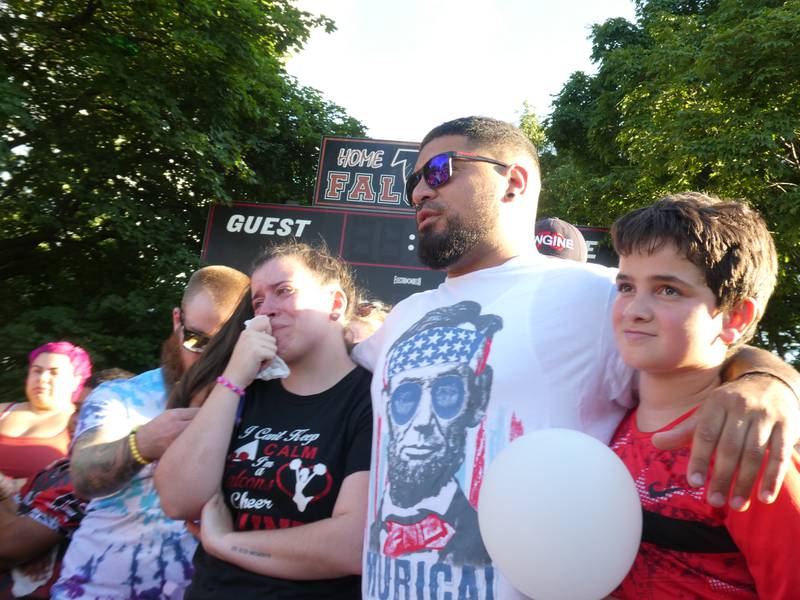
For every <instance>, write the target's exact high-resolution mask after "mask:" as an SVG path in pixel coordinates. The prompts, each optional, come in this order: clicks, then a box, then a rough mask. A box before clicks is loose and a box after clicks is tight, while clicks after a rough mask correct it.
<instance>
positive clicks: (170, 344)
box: [161, 331, 185, 391]
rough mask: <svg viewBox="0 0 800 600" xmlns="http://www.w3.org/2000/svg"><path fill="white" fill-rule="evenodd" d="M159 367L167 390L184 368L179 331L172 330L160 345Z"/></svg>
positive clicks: (179, 376)
mask: <svg viewBox="0 0 800 600" xmlns="http://www.w3.org/2000/svg"><path fill="white" fill-rule="evenodd" d="M161 369H162V373H163V375H164V384H165V385H166V387H167V391H169V390H171V389H172V387H173V386H174V385H175V382H177V381H178V380H179V379H180V378H181V377H182V376H183V372H184V371H185V368H184V366H183V359H182V358H181V333H180V331H173V332H172V335H171V336H169V337H168V338H167V339H166V340H165V341H164V343H163V344H162V345H161Z"/></svg>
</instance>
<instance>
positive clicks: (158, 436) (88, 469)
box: [70, 408, 197, 498]
mask: <svg viewBox="0 0 800 600" xmlns="http://www.w3.org/2000/svg"><path fill="white" fill-rule="evenodd" d="M196 412H197V409H196V408H174V409H171V410H166V411H164V412H163V413H161V414H160V415H158V416H157V417H156V418H155V419H153V420H152V421H149V422H147V423H146V424H144V425H142V426H141V427H140V428H139V429H138V430H137V431H136V433H135V434H134V435H135V436H136V446H137V448H138V449H139V453H140V454H141V455H142V457H143V458H144V459H146V460H150V461H152V460H156V459H157V458H160V457H161V455H162V454H163V453H164V451H165V450H166V449H167V446H169V444H170V443H171V442H172V440H174V439H175V438H176V437H177V436H178V435H179V434H180V433H181V432H182V431H183V430H184V429H185V428H186V426H187V425H188V424H189V421H191V419H192V417H194V415H195V413H196ZM129 435H130V432H127V433H126V434H124V436H123V437H120V430H119V428H109V427H103V426H101V427H95V428H94V429H89V430H87V431H85V432H83V433H82V434H81V435H80V436H78V438H77V439H76V440H75V443H74V445H73V448H72V458H71V462H70V476H71V477H72V483H73V485H74V486H75V491H76V492H77V494H78V495H79V496H82V497H84V498H97V497H100V496H108V495H109V494H113V493H114V492H117V491H119V490H120V489H122V488H123V487H125V486H126V485H127V484H128V482H130V480H131V479H132V478H133V476H134V475H136V473H138V472H139V471H140V470H141V468H142V465H141V464H140V463H138V462H137V461H136V459H134V458H133V455H132V454H131V448H130V442H129V440H128V436H129Z"/></svg>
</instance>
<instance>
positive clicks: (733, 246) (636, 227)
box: [611, 192, 778, 346]
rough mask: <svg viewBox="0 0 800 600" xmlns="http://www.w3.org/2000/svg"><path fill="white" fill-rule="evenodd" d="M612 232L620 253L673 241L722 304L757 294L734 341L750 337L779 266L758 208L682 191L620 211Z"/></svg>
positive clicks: (728, 305)
mask: <svg viewBox="0 0 800 600" xmlns="http://www.w3.org/2000/svg"><path fill="white" fill-rule="evenodd" d="M611 237H612V240H613V242H614V249H615V250H616V251H617V254H619V255H620V256H627V255H629V254H631V253H633V252H643V253H646V254H653V253H654V252H657V251H658V250H660V249H661V248H662V247H663V246H664V245H665V244H674V245H675V246H676V248H677V249H678V252H679V253H680V254H682V255H683V256H685V257H686V259H687V260H689V261H690V262H691V263H692V264H694V265H695V266H697V267H698V268H699V269H700V270H701V271H702V272H703V274H704V275H705V281H706V284H707V285H708V287H709V288H711V291H712V292H713V293H714V296H715V297H716V299H717V306H718V307H719V308H721V309H722V310H730V309H731V308H733V307H734V306H736V305H737V304H739V303H740V302H742V301H743V300H745V299H746V298H753V299H754V300H756V301H757V302H758V314H757V315H756V319H755V320H754V321H753V323H752V324H751V325H750V326H749V327H748V328H747V329H746V330H745V331H744V332H743V333H742V337H741V339H740V340H739V341H738V342H737V343H736V344H735V345H736V346H738V345H740V344H744V343H745V342H747V341H748V340H749V339H750V338H751V337H753V334H754V333H755V329H756V326H757V325H758V322H759V321H760V320H761V317H762V316H763V314H764V309H765V308H766V306H767V301H768V300H769V297H770V295H771V294H772V290H773V289H774V288H775V281H776V278H777V272H778V259H777V253H776V251H775V243H774V242H773V240H772V236H771V235H770V233H769V230H768V229H767V225H766V223H765V222H764V219H763V218H762V217H761V215H760V214H759V213H758V212H757V211H755V210H754V209H752V208H750V207H749V206H747V205H746V204H744V203H743V202H734V201H729V200H721V199H719V198H716V197H714V196H709V195H707V194H701V193H699V192H684V193H681V194H674V195H671V196H665V197H663V198H661V199H660V200H658V201H656V202H655V203H654V204H651V205H650V206H647V207H645V208H639V209H637V210H633V211H631V212H629V213H627V214H625V215H623V216H622V217H620V218H619V219H617V221H616V222H615V223H614V225H613V226H612V228H611Z"/></svg>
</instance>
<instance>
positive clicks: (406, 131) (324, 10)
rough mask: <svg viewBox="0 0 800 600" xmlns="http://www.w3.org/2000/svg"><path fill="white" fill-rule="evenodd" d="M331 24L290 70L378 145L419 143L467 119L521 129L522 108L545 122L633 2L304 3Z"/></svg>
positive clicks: (412, 0) (301, 4) (630, 16)
mask: <svg viewBox="0 0 800 600" xmlns="http://www.w3.org/2000/svg"><path fill="white" fill-rule="evenodd" d="M298 6H299V7H300V8H302V9H304V10H307V11H309V12H312V13H315V14H324V15H326V16H328V17H331V18H332V19H333V20H334V21H335V22H336V26H337V30H336V31H335V32H333V33H332V34H327V33H325V31H324V30H322V29H318V30H315V31H314V33H313V34H312V36H311V39H310V40H309V42H308V43H307V44H306V46H305V48H304V49H303V50H302V51H301V52H300V53H298V54H297V55H296V56H293V57H291V58H290V59H289V61H288V62H287V70H288V72H289V73H291V74H292V75H294V76H295V77H297V79H298V80H299V82H300V83H301V84H302V85H307V86H311V87H314V88H316V89H318V90H319V91H320V92H322V94H323V96H324V97H325V98H326V99H327V100H330V101H332V102H335V103H337V104H339V105H340V106H343V107H344V108H345V109H346V110H347V112H348V113H349V114H350V115H351V116H353V117H355V118H357V119H359V120H360V121H361V122H362V123H364V124H365V125H366V126H367V128H368V136H369V137H371V138H374V139H383V140H396V141H405V142H418V141H420V140H421V139H422V138H423V137H424V135H425V134H426V133H427V132H428V131H429V130H430V129H432V128H433V127H435V126H436V125H438V124H440V123H442V122H444V121H448V120H450V119H454V118H456V117H462V116H467V115H486V116H490V117H495V118H498V119H503V120H506V121H511V122H517V121H518V120H519V117H520V114H521V112H522V108H523V102H525V101H527V102H528V103H529V104H530V105H531V106H532V107H533V109H534V110H535V112H536V114H537V115H538V116H539V117H540V118H541V117H544V116H546V115H547V114H549V112H550V110H551V106H550V105H551V102H552V99H553V95H554V94H557V93H558V92H559V91H560V90H561V88H562V86H563V85H564V83H565V82H566V81H567V79H568V78H569V76H570V74H571V73H573V72H575V71H585V72H589V73H593V72H595V66H594V65H593V64H592V63H591V61H590V59H589V56H590V54H591V42H590V41H589V39H588V38H589V34H590V33H591V26H592V25H593V24H595V23H602V22H603V21H605V20H606V19H609V18H613V17H624V18H626V19H628V20H631V21H632V20H634V4H633V0H556V1H551V2H542V1H541V0H300V1H299V2H298Z"/></svg>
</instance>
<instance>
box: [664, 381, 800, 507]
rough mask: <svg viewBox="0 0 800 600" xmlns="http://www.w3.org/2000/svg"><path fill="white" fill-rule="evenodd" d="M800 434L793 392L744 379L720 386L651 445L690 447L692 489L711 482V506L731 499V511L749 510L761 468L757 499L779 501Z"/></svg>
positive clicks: (799, 414)
mask: <svg viewBox="0 0 800 600" xmlns="http://www.w3.org/2000/svg"><path fill="white" fill-rule="evenodd" d="M799 434H800V406H798V403H797V399H796V398H795V397H794V394H792V393H791V392H790V391H789V389H788V388H787V387H786V386H784V385H783V384H782V383H780V382H779V381H778V380H776V379H774V378H771V377H768V376H763V377H745V378H741V379H737V380H735V381H732V382H730V383H727V384H724V385H722V386H720V387H719V388H717V389H716V390H715V391H714V392H713V394H712V395H711V396H709V398H708V399H707V400H705V402H704V403H703V404H702V405H701V406H700V408H699V409H698V410H697V412H696V413H695V414H694V415H692V417H690V418H689V419H687V420H686V421H684V422H683V423H681V424H679V425H678V426H676V427H675V428H673V429H672V430H670V431H666V432H662V433H658V434H656V435H655V436H653V443H654V445H656V447H658V448H661V449H665V450H666V449H671V448H676V447H679V446H682V445H686V444H689V443H690V444H691V448H692V451H691V457H690V459H689V466H688V473H687V479H688V480H689V483H690V485H693V486H694V487H701V486H703V485H704V484H706V482H708V483H707V499H708V502H709V503H710V504H711V505H712V506H724V505H725V501H726V499H729V502H730V506H731V508H733V509H735V510H747V508H748V507H749V504H750V500H751V498H752V495H753V493H754V492H755V491H756V484H757V482H758V478H759V474H760V473H761V471H762V469H763V477H762V478H761V485H760V488H759V490H758V499H759V500H760V501H762V502H766V503H770V502H772V501H774V499H775V498H776V497H777V494H778V491H779V490H780V488H781V485H782V484H783V480H784V477H785V476H786V471H787V469H788V468H789V467H790V466H791V465H792V450H793V448H794V445H795V444H796V443H797V442H798V435H799ZM712 456H713V457H714V461H715V462H714V469H713V471H712V472H711V476H710V479H709V478H708V477H707V474H708V472H709V465H710V462H711V458H712Z"/></svg>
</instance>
